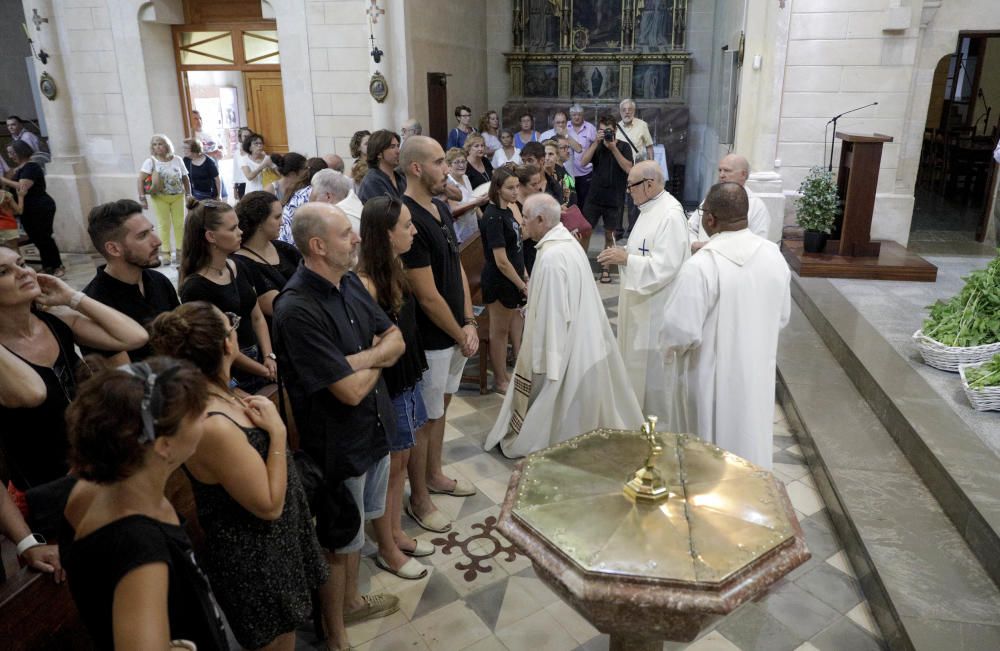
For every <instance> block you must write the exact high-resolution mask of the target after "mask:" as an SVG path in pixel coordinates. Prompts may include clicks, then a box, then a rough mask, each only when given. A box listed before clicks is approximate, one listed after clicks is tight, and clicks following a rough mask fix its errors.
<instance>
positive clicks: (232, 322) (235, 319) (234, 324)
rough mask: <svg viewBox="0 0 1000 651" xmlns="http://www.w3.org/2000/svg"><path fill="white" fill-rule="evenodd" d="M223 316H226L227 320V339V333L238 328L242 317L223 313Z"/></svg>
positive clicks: (232, 313) (231, 313) (227, 334)
mask: <svg viewBox="0 0 1000 651" xmlns="http://www.w3.org/2000/svg"><path fill="white" fill-rule="evenodd" d="M223 314H225V315H226V319H228V320H229V330H226V336H227V337H228V336H229V333H231V332H232V331H233V330H235V329H236V328H239V327H240V320H241V319H242V318H243V317H241V316H240V315H239V314H236V313H234V312H223Z"/></svg>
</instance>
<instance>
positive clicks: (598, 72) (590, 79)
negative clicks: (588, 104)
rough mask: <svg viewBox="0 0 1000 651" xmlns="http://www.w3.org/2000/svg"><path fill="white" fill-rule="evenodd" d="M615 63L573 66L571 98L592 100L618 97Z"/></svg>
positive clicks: (617, 72) (616, 66)
mask: <svg viewBox="0 0 1000 651" xmlns="http://www.w3.org/2000/svg"><path fill="white" fill-rule="evenodd" d="M618 89H619V70H618V64H617V63H610V64H607V63H580V64H574V65H573V96H574V97H589V98H593V99H604V98H615V97H618Z"/></svg>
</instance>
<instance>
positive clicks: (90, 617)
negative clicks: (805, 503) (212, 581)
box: [60, 515, 229, 651]
mask: <svg viewBox="0 0 1000 651" xmlns="http://www.w3.org/2000/svg"><path fill="white" fill-rule="evenodd" d="M65 527H66V532H65V535H62V536H60V539H61V540H62V541H67V542H63V543H62V544H60V556H61V558H62V563H63V567H65V568H66V574H67V576H68V578H69V589H70V592H71V593H72V594H73V601H75V602H76V607H77V609H78V610H79V611H80V618H81V619H83V622H84V624H86V626H87V630H89V631H90V635H91V636H92V637H93V638H94V642H95V646H96V647H97V648H98V649H112V648H114V625H113V621H112V606H113V604H114V598H115V589H116V588H117V587H118V583H119V582H120V581H121V580H122V579H123V578H124V577H125V576H126V575H127V574H128V573H129V572H131V571H132V570H135V569H138V568H140V567H142V566H143V565H151V564H154V563H166V564H167V572H168V581H167V617H168V621H169V622H170V639H172V640H178V639H180V640H190V641H191V642H194V643H195V645H196V646H197V647H198V651H215V650H218V651H226V650H228V649H229V645H228V643H227V642H226V633H225V630H224V628H223V625H222V617H221V616H220V614H219V611H218V610H217V609H216V607H215V605H214V604H213V603H212V599H211V589H210V588H209V585H208V579H206V578H205V575H204V574H203V573H202V571H201V568H199V567H198V564H197V562H196V561H195V557H194V552H192V550H191V542H190V541H189V540H188V537H187V534H186V533H184V529H183V528H181V527H179V526H177V525H173V524H168V523H166V522H160V521H159V520H154V519H153V518H150V517H148V516H145V515H129V516H126V517H124V518H122V519H120V520H115V521H114V522H111V523H110V524H106V525H104V526H103V527H101V528H100V529H98V530H96V531H94V532H92V533H90V534H88V535H86V536H84V537H83V538H80V539H79V540H73V536H72V528H71V527H70V526H69V524H68V523H67V524H65Z"/></svg>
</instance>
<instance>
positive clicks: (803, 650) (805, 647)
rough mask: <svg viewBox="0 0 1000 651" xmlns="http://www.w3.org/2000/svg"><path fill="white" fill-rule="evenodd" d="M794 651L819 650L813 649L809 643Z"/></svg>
mask: <svg viewBox="0 0 1000 651" xmlns="http://www.w3.org/2000/svg"><path fill="white" fill-rule="evenodd" d="M795 651H819V649H817V648H816V647H814V646H813V645H812V644H810V643H809V642H803V643H802V646H800V647H799V648H797V649H795Z"/></svg>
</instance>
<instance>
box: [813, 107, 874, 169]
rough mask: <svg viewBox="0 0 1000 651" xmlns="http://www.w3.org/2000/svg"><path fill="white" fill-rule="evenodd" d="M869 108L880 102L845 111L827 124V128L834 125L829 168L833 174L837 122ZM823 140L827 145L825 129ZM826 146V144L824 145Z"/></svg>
mask: <svg viewBox="0 0 1000 651" xmlns="http://www.w3.org/2000/svg"><path fill="white" fill-rule="evenodd" d="M869 106H878V102H872V103H871V104H865V105H864V106H859V107H858V108H854V109H851V110H850V111H844V112H843V113H841V114H840V115H835V116H833V117H832V118H830V121H829V122H827V123H826V126H830V125H831V124H833V135H832V136H831V137H830V166H829V168H828V169H829V170H830V171H831V172H832V171H833V147H834V144H835V143H836V141H837V120H839V119H840V118H842V117H844V116H845V115H847V114H848V113H854V112H855V111H860V110H861V109H866V108H868V107H869ZM823 140H824V143H825V141H826V134H825V129H824V135H823ZM824 146H825V144H824Z"/></svg>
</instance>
